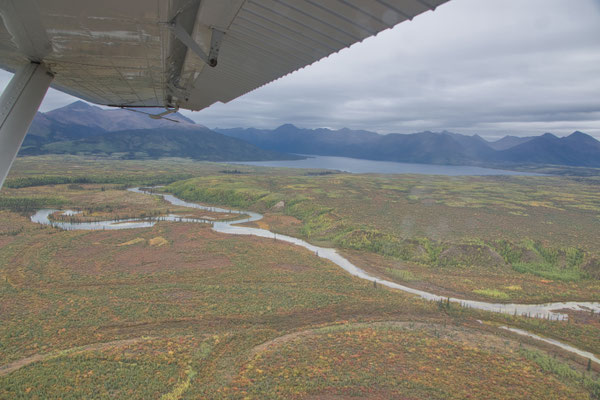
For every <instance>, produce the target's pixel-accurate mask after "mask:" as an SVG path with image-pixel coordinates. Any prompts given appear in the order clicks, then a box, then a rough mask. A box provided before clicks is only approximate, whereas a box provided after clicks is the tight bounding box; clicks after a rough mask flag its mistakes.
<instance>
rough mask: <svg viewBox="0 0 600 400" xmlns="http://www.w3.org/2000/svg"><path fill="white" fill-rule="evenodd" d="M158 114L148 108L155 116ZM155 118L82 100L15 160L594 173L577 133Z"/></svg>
mask: <svg viewBox="0 0 600 400" xmlns="http://www.w3.org/2000/svg"><path fill="white" fill-rule="evenodd" d="M161 111H162V110H161V109H146V110H144V113H150V114H157V113H160V112H161ZM167 117H168V118H169V119H173V120H176V121H178V122H177V123H175V122H172V121H169V120H166V119H153V118H149V117H148V116H147V115H144V114H143V113H142V112H139V111H137V112H132V111H130V110H124V109H109V110H106V109H102V108H100V107H96V106H91V105H89V104H87V103H84V102H82V101H76V102H74V103H72V104H70V105H68V106H65V107H62V108H59V109H56V110H53V111H49V112H46V113H38V114H37V115H36V117H35V119H34V121H33V123H32V125H31V127H30V129H29V133H28V135H27V136H26V138H25V142H24V143H23V147H22V149H21V151H20V153H19V154H20V155H37V154H49V153H53V154H93V155H101V156H103V155H110V156H113V157H120V158H158V157H188V158H192V159H196V160H211V161H259V160H260V161H263V160H284V159H298V158H300V157H299V156H297V155H294V154H312V155H324V156H340V157H352V158H362V159H368V160H381V161H398V162H411V163H427V164H450V165H490V166H501V167H504V168H510V167H511V166H515V165H523V164H527V165H562V166H577V167H595V168H600V142H599V141H597V140H596V139H594V138H593V137H591V136H589V135H587V134H585V133H582V132H579V131H576V132H574V133H572V134H571V135H569V136H566V137H562V138H559V137H557V136H555V135H553V134H551V133H545V134H543V135H540V136H532V137H516V136H505V137H503V138H502V139H500V140H497V141H494V142H489V141H487V140H485V139H483V138H482V137H480V136H479V135H473V136H467V135H462V134H458V133H452V132H447V131H443V132H429V131H426V132H419V133H413V134H387V135H380V134H378V133H375V132H370V131H366V130H351V129H347V128H344V129H339V130H331V129H326V128H320V129H303V128H298V127H296V126H294V125H291V124H285V125H282V126H280V127H278V128H276V129H272V130H269V129H255V128H233V129H214V130H210V129H209V128H207V127H205V126H203V125H199V124H196V123H194V121H192V120H190V119H188V118H186V117H185V116H183V115H181V114H179V113H173V114H169V115H168V116H167Z"/></svg>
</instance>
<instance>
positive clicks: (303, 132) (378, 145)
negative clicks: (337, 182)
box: [215, 124, 600, 167]
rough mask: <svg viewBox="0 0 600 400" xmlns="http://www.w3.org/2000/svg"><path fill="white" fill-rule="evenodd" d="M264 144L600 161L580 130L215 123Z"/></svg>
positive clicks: (322, 151) (461, 157) (497, 160)
mask: <svg viewBox="0 0 600 400" xmlns="http://www.w3.org/2000/svg"><path fill="white" fill-rule="evenodd" d="M215 131H217V132H219V133H222V134H225V135H228V136H231V137H235V138H238V139H242V140H245V141H247V142H249V143H252V144H254V145H256V146H258V147H261V148H263V149H266V150H273V151H280V152H290V153H291V152H293V153H298V154H314V155H324V156H325V155H327V156H340V157H352V158H362V159H368V160H380V161H398V162H410V163H428V164H449V165H483V164H488V165H504V166H510V165H517V164H543V165H567V166H581V167H600V142H599V141H598V140H596V139H594V138H593V137H591V136H589V135H587V134H585V133H582V132H579V131H576V132H574V133H572V134H571V135H569V136H566V137H563V138H559V137H557V136H555V135H553V134H551V133H545V134H543V135H541V136H532V137H524V138H521V137H515V136H505V137H504V138H502V139H500V140H498V141H495V142H488V141H486V140H485V139H483V138H482V137H480V136H479V135H473V136H467V135H461V134H458V133H452V132H447V131H444V132H429V131H426V132H419V133H413V134H387V135H380V134H377V133H375V132H369V131H362V130H361V131H354V130H350V129H340V130H330V129H324V128H321V129H302V128H298V127H296V126H294V125H291V124H286V125H282V126H280V127H278V128H276V129H273V130H267V129H254V128H233V129H215Z"/></svg>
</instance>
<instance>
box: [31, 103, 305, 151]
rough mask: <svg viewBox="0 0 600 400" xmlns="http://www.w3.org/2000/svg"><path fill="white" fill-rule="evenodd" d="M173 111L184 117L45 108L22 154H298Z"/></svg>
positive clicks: (75, 105) (83, 106) (89, 108)
mask: <svg viewBox="0 0 600 400" xmlns="http://www.w3.org/2000/svg"><path fill="white" fill-rule="evenodd" d="M160 111H161V110H159V109H150V110H148V109H145V110H144V112H150V113H159V112H160ZM168 117H169V118H174V119H177V120H179V121H181V122H179V123H175V122H171V121H168V120H164V119H162V120H156V119H152V118H150V117H149V116H147V115H144V114H141V113H136V112H131V111H126V110H120V109H116V110H115V109H109V110H105V109H102V108H100V107H95V106H90V105H88V104H86V103H84V102H82V101H77V102H75V103H72V104H70V105H68V106H66V107H62V108H59V109H57V110H53V111H50V112H48V113H45V114H44V113H38V114H37V115H36V116H35V118H34V120H33V123H32V125H31V127H30V129H29V133H28V134H27V136H26V137H25V141H24V143H23V146H22V148H21V151H20V152H19V154H20V155H38V154H50V153H58V154H98V155H114V154H115V153H119V155H120V156H121V157H127V158H147V157H152V158H156V157H189V158H193V159H197V160H213V161H223V160H230V161H238V160H239V161H242V160H246V161H258V160H283V159H296V158H297V157H296V156H292V155H289V154H281V153H278V152H274V151H267V150H263V149H260V148H258V147H256V146H254V145H252V144H249V143H247V142H244V141H241V140H238V139H234V138H231V137H228V136H225V135H221V134H219V133H216V132H213V131H211V130H210V129H208V128H206V127H205V126H202V125H197V124H194V122H193V121H192V120H190V119H188V118H186V117H184V116H182V115H179V114H177V113H175V114H170V115H169V116H168ZM119 128H120V129H119ZM117 129H119V130H117Z"/></svg>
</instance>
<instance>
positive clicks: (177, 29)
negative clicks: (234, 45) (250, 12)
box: [167, 17, 225, 67]
mask: <svg viewBox="0 0 600 400" xmlns="http://www.w3.org/2000/svg"><path fill="white" fill-rule="evenodd" d="M167 26H168V27H169V29H171V30H172V31H173V33H174V34H175V36H176V37H177V39H179V40H181V42H182V43H183V44H185V45H186V46H187V47H188V48H189V49H190V50H192V51H193V52H194V53H196V55H197V56H198V57H200V59H201V60H202V61H204V62H205V63H206V64H208V65H210V66H211V67H216V66H217V58H218V56H219V49H220V47H221V40H223V36H224V35H225V32H222V31H220V30H218V29H215V28H211V38H210V51H209V53H208V55H207V54H206V53H205V52H204V50H202V47H200V45H199V44H198V43H196V42H195V41H194V39H192V37H191V36H190V34H189V33H187V31H186V30H185V28H184V27H183V26H181V24H180V23H179V21H178V18H177V17H176V18H175V19H174V20H173V22H171V23H170V24H169V25H167Z"/></svg>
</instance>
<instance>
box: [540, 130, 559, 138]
mask: <svg viewBox="0 0 600 400" xmlns="http://www.w3.org/2000/svg"><path fill="white" fill-rule="evenodd" d="M540 137H543V138H546V139H558V136H556V135H554V134H552V133H550V132H546V133H544V134H543V135H542V136H540Z"/></svg>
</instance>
